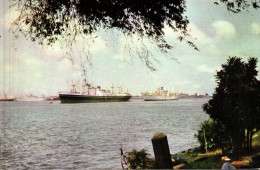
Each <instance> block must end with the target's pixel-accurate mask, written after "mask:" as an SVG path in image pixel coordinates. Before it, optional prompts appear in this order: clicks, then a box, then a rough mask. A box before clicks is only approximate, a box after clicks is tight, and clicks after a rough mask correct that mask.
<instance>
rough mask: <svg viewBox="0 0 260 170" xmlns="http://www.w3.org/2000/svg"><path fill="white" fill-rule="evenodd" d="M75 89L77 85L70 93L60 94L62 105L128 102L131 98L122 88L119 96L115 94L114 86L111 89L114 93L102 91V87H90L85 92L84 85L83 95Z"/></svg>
mask: <svg viewBox="0 0 260 170" xmlns="http://www.w3.org/2000/svg"><path fill="white" fill-rule="evenodd" d="M75 87H76V84H73V85H72V89H71V92H70V93H59V98H60V101H61V103H97V102H126V101H128V100H129V99H130V97H131V95H130V94H129V93H123V92H122V88H121V87H120V88H119V92H118V93H117V94H115V93H114V87H113V86H112V87H111V88H112V91H110V90H104V89H101V87H100V86H97V87H90V86H88V88H87V90H85V85H83V87H82V89H83V91H82V92H81V93H80V92H77V91H76V88H75Z"/></svg>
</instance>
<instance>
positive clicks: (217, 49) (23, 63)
mask: <svg viewBox="0 0 260 170" xmlns="http://www.w3.org/2000/svg"><path fill="white" fill-rule="evenodd" d="M5 1H6V4H7V2H8V1H7V0H5ZM4 12H5V13H4ZM14 16H16V12H15V11H14V10H12V9H8V8H7V7H6V8H5V9H4V7H3V1H1V16H0V24H1V30H0V31H1V32H0V34H1V38H0V40H1V47H0V48H1V50H0V51H1V53H0V62H1V67H0V68H1V74H0V80H1V83H0V87H1V93H0V95H2V94H3V93H7V94H8V95H20V94H29V93H33V94H36V95H40V94H45V95H57V94H58V91H67V90H69V89H68V85H67V81H71V80H74V81H76V80H80V79H81V76H80V75H81V72H80V71H79V64H78V62H77V61H75V64H74V65H73V66H71V64H70V62H69V61H68V60H66V59H61V58H62V57H64V56H65V51H66V49H61V48H60V45H59V43H57V44H55V45H54V47H52V48H51V47H43V46H39V45H38V44H37V43H32V42H31V41H30V40H25V39H24V38H22V37H20V38H19V39H18V40H15V39H14V37H13V34H12V33H10V32H8V30H9V28H10V22H11V21H12V20H13V19H14ZM187 16H188V18H189V20H190V28H191V34H192V35H193V36H194V37H196V38H197V40H195V41H194V43H195V44H196V45H197V46H198V47H199V49H200V51H195V50H193V49H192V48H191V47H189V46H188V45H186V44H185V43H184V42H182V43H180V42H178V41H177V40H176V35H175V33H174V32H172V31H171V30H169V29H168V28H166V29H165V32H166V39H167V40H168V41H169V42H170V43H171V44H173V45H174V48H173V50H172V51H171V53H170V54H168V58H167V57H165V56H164V55H163V54H161V53H158V52H156V51H154V56H156V57H157V59H159V61H160V64H156V63H155V66H156V68H157V71H156V72H151V71H149V69H148V68H146V66H145V64H144V63H142V62H141V60H140V59H139V58H138V57H137V56H134V55H132V57H129V56H128V55H127V54H124V50H123V49H124V44H125V38H124V36H122V35H120V34H118V33H117V32H116V31H114V30H113V31H107V32H103V31H101V32H99V33H97V35H98V38H97V39H96V41H95V43H94V45H93V46H92V47H91V49H90V50H91V53H92V58H91V59H90V60H91V61H92V63H93V66H92V67H91V68H89V69H88V81H89V82H91V83H93V85H100V86H101V87H103V88H110V86H111V84H112V83H113V84H114V85H115V86H122V87H123V89H125V90H126V89H128V91H129V92H130V93H131V94H132V95H140V93H141V92H144V91H150V90H155V89H156V88H158V87H161V86H166V88H167V87H168V88H170V89H174V90H175V91H176V92H178V93H181V92H184V93H189V94H194V93H196V92H197V93H199V94H205V93H210V94H212V93H213V92H214V89H215V87H216V83H215V77H214V75H215V74H216V70H219V69H220V68H221V64H223V63H225V62H226V60H227V58H228V57H229V56H239V57H242V58H244V59H245V60H246V59H247V58H248V57H251V56H253V57H257V58H259V60H260V10H254V9H250V10H249V12H246V11H244V12H242V13H240V14H233V13H230V12H228V11H227V10H226V8H225V7H224V6H222V5H220V6H216V5H214V4H213V1H209V0H188V1H187ZM4 21H5V22H4ZM128 42H129V41H128ZM135 42H136V41H134V43H135ZM4 44H5V45H4ZM86 44H87V41H84V43H83V42H82V41H80V40H79V42H78V43H77V46H76V48H74V49H73V51H72V52H70V54H71V55H73V56H77V57H78V58H79V57H80V56H81V57H84V56H85V54H84V53H82V52H81V50H82V46H83V45H86ZM106 44H107V45H106ZM137 45H138V44H137ZM4 47H5V48H4ZM151 48H153V46H152V45H151ZM4 56H5V58H4ZM169 57H173V58H175V59H177V61H178V62H177V61H176V60H171V59H169ZM259 65H260V62H258V66H259ZM258 70H259V67H258ZM258 78H259V76H258Z"/></svg>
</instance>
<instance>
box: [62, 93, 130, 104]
mask: <svg viewBox="0 0 260 170" xmlns="http://www.w3.org/2000/svg"><path fill="white" fill-rule="evenodd" d="M59 97H60V101H61V103H99V102H126V101H128V100H129V99H130V97H131V96H130V95H126V96H118V95H117V96H116V95H115V96H112V95H111V96H90V95H83V94H77V95H73V94H59Z"/></svg>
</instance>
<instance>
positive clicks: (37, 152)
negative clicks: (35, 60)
mask: <svg viewBox="0 0 260 170" xmlns="http://www.w3.org/2000/svg"><path fill="white" fill-rule="evenodd" d="M206 101H207V99H182V100H178V101H165V102H144V101H142V100H133V101H132V102H126V103H90V104H88V103H85V104H60V103H59V102H53V103H52V104H51V103H50V102H5V103H4V102H1V103H0V106H1V107H0V142H1V143H0V144H1V155H0V156H1V158H0V169H6V168H8V169H27V168H29V169H94V168H100V169H101V168H120V167H121V165H120V145H122V147H123V150H124V152H127V151H131V150H132V149H134V148H135V149H147V151H148V153H150V154H151V156H154V155H153V150H152V144H151V138H152V136H153V135H154V134H155V133H156V132H163V133H164V134H166V135H167V137H168V142H169V147H170V151H171V153H172V154H173V153H176V152H179V151H183V150H185V149H189V148H191V147H194V146H198V142H197V140H196V139H195V137H194V134H195V133H196V132H197V129H198V127H199V124H200V123H201V122H202V121H203V120H206V119H207V118H208V117H207V115H206V114H205V113H203V111H202V108H201V105H202V104H203V103H205V102H206Z"/></svg>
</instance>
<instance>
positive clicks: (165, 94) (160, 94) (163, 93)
mask: <svg viewBox="0 0 260 170" xmlns="http://www.w3.org/2000/svg"><path fill="white" fill-rule="evenodd" d="M142 97H143V99H144V100H145V101H166V100H177V99H178V94H177V93H171V92H169V91H168V90H164V89H163V87H161V88H158V90H156V91H155V92H154V93H148V92H145V93H142Z"/></svg>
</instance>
